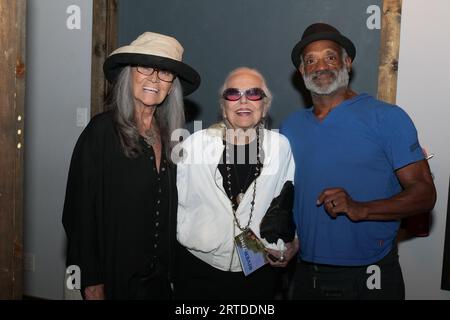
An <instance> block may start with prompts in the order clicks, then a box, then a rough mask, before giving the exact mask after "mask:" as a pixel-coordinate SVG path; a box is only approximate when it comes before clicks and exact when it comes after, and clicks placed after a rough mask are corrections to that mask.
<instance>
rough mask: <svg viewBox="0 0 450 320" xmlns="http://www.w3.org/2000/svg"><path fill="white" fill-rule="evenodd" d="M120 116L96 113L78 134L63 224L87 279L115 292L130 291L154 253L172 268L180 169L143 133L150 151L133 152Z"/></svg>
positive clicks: (70, 260) (117, 295)
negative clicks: (126, 148) (123, 138)
mask: <svg viewBox="0 0 450 320" xmlns="http://www.w3.org/2000/svg"><path fill="white" fill-rule="evenodd" d="M112 116H113V115H112V113H111V112H106V113H103V114H100V115H98V116H96V117H94V118H93V119H92V120H91V122H90V123H89V125H88V126H87V127H86V129H85V130H84V131H83V133H82V134H81V136H80V138H79V139H78V142H77V144H76V146H75V149H74V152H73V156H72V160H71V165H70V170H69V177H68V182H67V190H66V199H65V203H64V212H63V225H64V228H65V230H66V234H67V239H68V249H67V264H68V265H78V266H80V268H81V274H82V276H81V282H82V287H83V288H84V287H86V286H90V285H95V284H100V283H103V284H104V285H105V294H106V297H107V298H113V299H126V298H128V290H129V282H130V278H131V277H132V276H133V275H135V274H136V273H142V272H144V271H145V269H146V268H148V266H149V265H150V263H151V262H152V260H153V259H155V258H157V259H159V261H160V262H161V263H162V265H163V266H164V270H166V271H165V272H168V268H169V250H170V247H173V243H174V239H175V228H176V227H175V222H176V220H175V219H176V208H177V194H176V181H175V179H176V172H175V167H174V166H169V165H168V162H167V160H166V159H165V158H164V156H162V160H161V166H160V172H159V173H158V172H157V170H156V159H155V154H154V152H153V149H152V148H148V147H147V145H146V144H145V142H144V140H143V139H142V138H141V139H140V143H141V144H142V147H143V153H142V154H141V155H139V156H138V157H136V158H134V159H131V158H127V157H126V156H125V155H124V154H123V152H122V150H121V146H120V143H119V139H118V136H117V133H116V131H115V128H114V125H113V117H112ZM169 227H170V228H169ZM170 251H171V252H172V251H173V250H170Z"/></svg>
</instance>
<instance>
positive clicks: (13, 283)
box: [0, 0, 26, 300]
mask: <svg viewBox="0 0 450 320" xmlns="http://www.w3.org/2000/svg"><path fill="white" fill-rule="evenodd" d="M0 1H1V4H0V9H1V10H0V18H1V19H0V25H1V28H2V32H1V34H0V47H1V48H2V53H3V52H5V54H4V55H2V60H1V61H0V70H1V74H2V77H1V79H0V104H1V106H2V111H1V112H0V150H2V155H1V157H0V235H1V240H0V300H2V299H22V294H23V172H24V170H23V164H24V162H23V150H24V148H23V147H24V139H23V137H24V121H25V119H24V110H25V109H24V104H25V69H26V68H25V39H26V38H25V33H26V0H16V1H9V0H0Z"/></svg>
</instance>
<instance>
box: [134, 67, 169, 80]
mask: <svg viewBox="0 0 450 320" xmlns="http://www.w3.org/2000/svg"><path fill="white" fill-rule="evenodd" d="M136 70H137V72H139V73H140V74H143V75H144V76H147V77H148V76H151V75H152V74H153V73H154V72H155V71H156V76H157V77H158V79H159V80H161V81H164V82H173V80H174V79H175V74H174V73H173V72H171V71H168V70H161V69H157V68H151V67H142V66H137V67H136Z"/></svg>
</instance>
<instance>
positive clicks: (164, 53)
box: [103, 32, 201, 95]
mask: <svg viewBox="0 0 450 320" xmlns="http://www.w3.org/2000/svg"><path fill="white" fill-rule="evenodd" d="M183 51H184V49H183V47H182V46H181V44H180V43H179V42H178V41H177V40H176V39H175V38H173V37H169V36H166V35H162V34H159V33H154V32H145V33H143V34H141V35H140V36H139V37H138V38H137V39H136V40H134V41H133V42H132V43H131V44H130V45H127V46H123V47H120V48H118V49H117V50H115V51H114V52H112V53H111V54H110V55H109V57H108V58H107V59H106V60H105V63H104V64H103V72H104V73H105V77H106V79H108V81H110V82H111V83H114V82H115V80H116V79H117V76H118V75H119V74H120V72H121V71H122V68H123V67H125V66H130V65H131V66H135V65H140V66H149V67H156V68H161V69H164V70H169V71H172V72H174V73H175V74H176V75H177V77H178V78H179V79H180V82H181V85H182V87H183V94H184V95H188V94H190V93H192V92H194V91H195V90H196V89H197V88H198V87H199V86H200V81H201V80H200V75H199V74H198V73H197V71H195V70H194V69H193V68H191V67H190V66H189V65H187V64H186V63H184V62H182V56H183Z"/></svg>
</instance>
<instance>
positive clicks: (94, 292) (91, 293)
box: [84, 284, 105, 300]
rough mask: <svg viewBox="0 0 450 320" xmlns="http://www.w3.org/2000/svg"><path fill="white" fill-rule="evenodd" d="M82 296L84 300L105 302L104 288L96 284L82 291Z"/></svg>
mask: <svg viewBox="0 0 450 320" xmlns="http://www.w3.org/2000/svg"><path fill="white" fill-rule="evenodd" d="M84 296H85V298H86V300H105V286H104V285H103V284H97V285H95V286H89V287H86V288H85V289H84Z"/></svg>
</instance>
